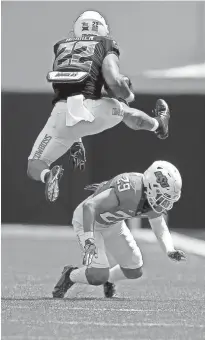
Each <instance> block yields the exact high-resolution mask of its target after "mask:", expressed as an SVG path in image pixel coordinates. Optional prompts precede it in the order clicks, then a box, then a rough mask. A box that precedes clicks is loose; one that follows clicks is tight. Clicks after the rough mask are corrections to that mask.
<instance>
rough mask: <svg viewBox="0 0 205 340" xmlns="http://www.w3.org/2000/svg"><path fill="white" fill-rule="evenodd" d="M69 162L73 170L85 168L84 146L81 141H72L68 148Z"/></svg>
mask: <svg viewBox="0 0 205 340" xmlns="http://www.w3.org/2000/svg"><path fill="white" fill-rule="evenodd" d="M69 153H70V154H69V163H70V164H71V167H72V169H73V170H75V169H77V168H78V169H80V170H81V171H83V170H85V163H86V156H85V148H84V145H83V143H82V142H76V143H74V144H73V145H72V146H71V148H70V150H69Z"/></svg>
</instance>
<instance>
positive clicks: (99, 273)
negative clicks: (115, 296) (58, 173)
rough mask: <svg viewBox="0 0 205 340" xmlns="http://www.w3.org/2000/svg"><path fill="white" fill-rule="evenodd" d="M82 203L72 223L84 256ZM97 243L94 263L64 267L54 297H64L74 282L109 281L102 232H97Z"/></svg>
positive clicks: (95, 283) (93, 283) (96, 283)
mask: <svg viewBox="0 0 205 340" xmlns="http://www.w3.org/2000/svg"><path fill="white" fill-rule="evenodd" d="M82 204H83V203H81V204H80V205H79V206H78V207H77V209H76V210H75V212H74V219H73V222H72V223H73V227H74V230H75V233H76V235H77V239H78V243H79V246H80V249H81V254H82V256H83V252H84V243H85V236H84V231H83V226H82ZM95 243H96V246H97V251H98V257H97V258H94V259H93V261H92V264H91V265H90V266H88V267H86V266H83V267H80V268H76V267H73V266H66V267H64V270H63V272H62V275H61V277H60V279H59V281H58V282H57V284H56V285H55V287H54V290H53V293H52V294H53V297H54V298H63V297H64V295H65V294H66V292H67V290H68V289H69V288H70V287H71V286H72V285H73V284H74V283H84V284H88V285H94V286H99V285H102V284H104V283H105V282H107V280H108V277H109V263H108V260H107V257H106V254H105V247H104V241H103V237H102V235H101V233H100V232H95Z"/></svg>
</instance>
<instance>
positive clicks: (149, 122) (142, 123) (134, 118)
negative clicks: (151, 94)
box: [122, 99, 170, 139]
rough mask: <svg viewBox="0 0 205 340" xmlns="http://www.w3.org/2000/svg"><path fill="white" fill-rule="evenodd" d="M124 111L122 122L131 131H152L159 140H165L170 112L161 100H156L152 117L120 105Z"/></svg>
mask: <svg viewBox="0 0 205 340" xmlns="http://www.w3.org/2000/svg"><path fill="white" fill-rule="evenodd" d="M122 106H123V109H124V118H123V122H124V123H125V124H126V125H127V126H128V127H130V128H131V129H133V130H148V131H153V132H155V133H156V135H157V136H158V137H159V138H160V139H165V138H167V137H168V134H169V119H170V111H169V107H168V105H167V103H166V102H165V101H164V100H163V99H158V100H157V102H156V105H155V108H154V110H153V113H154V115H155V118H154V117H151V116H149V115H148V114H146V113H145V112H143V111H141V110H138V109H135V108H130V107H129V106H127V105H126V104H124V103H123V104H122Z"/></svg>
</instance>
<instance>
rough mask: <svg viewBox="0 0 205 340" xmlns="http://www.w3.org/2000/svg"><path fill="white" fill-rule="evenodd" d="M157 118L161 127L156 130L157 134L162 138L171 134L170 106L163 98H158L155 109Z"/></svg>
mask: <svg viewBox="0 0 205 340" xmlns="http://www.w3.org/2000/svg"><path fill="white" fill-rule="evenodd" d="M154 115H155V118H156V119H157V120H158V123H159V127H158V128H157V130H156V132H155V133H156V135H157V137H158V138H160V139H166V138H167V137H168V136H169V119H170V111H169V106H168V104H167V103H166V102H165V100H163V99H158V100H157V102H156V105H155V109H154Z"/></svg>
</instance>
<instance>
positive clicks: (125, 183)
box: [93, 172, 155, 225]
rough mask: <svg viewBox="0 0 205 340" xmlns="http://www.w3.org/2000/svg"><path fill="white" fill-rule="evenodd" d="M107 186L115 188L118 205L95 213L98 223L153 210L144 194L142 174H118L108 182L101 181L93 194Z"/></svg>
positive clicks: (122, 218) (117, 220)
mask: <svg viewBox="0 0 205 340" xmlns="http://www.w3.org/2000/svg"><path fill="white" fill-rule="evenodd" d="M109 188H114V190H115V194H116V196H117V199H118V207H116V208H113V209H110V210H109V211H105V212H103V213H100V214H97V216H96V221H97V222H98V223H100V224H105V225H112V224H114V223H117V222H119V221H122V220H126V219H130V218H133V217H136V216H143V215H144V216H146V214H147V213H149V214H151V213H152V215H153V213H154V212H153V210H152V208H151V207H150V205H149V204H148V201H147V199H146V196H145V190H144V184H143V175H142V174H140V173H136V172H131V173H124V174H120V175H118V176H116V177H114V178H113V179H111V180H110V181H108V182H103V183H101V184H100V185H99V186H98V188H97V190H96V191H95V192H94V194H93V196H96V195H98V194H99V193H101V192H103V191H105V190H107V189H109ZM154 214H155V213H154Z"/></svg>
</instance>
